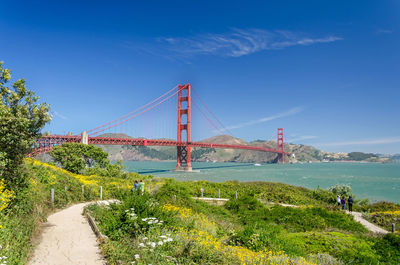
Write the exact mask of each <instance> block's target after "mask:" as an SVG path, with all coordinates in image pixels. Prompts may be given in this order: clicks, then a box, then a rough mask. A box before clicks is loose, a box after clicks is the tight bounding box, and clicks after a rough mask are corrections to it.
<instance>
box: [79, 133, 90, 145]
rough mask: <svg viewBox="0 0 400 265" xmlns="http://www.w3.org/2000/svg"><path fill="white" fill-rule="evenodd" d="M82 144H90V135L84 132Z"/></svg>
mask: <svg viewBox="0 0 400 265" xmlns="http://www.w3.org/2000/svg"><path fill="white" fill-rule="evenodd" d="M81 143H83V144H89V135H88V133H87V132H86V131H83V132H82V140H81Z"/></svg>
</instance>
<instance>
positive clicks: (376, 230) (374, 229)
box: [270, 202, 389, 234]
mask: <svg viewBox="0 0 400 265" xmlns="http://www.w3.org/2000/svg"><path fill="white" fill-rule="evenodd" d="M270 204H272V205H275V204H278V205H280V206H284V207H292V208H297V207H299V206H297V205H292V204H284V203H274V202H270ZM346 213H347V214H351V215H353V216H354V220H355V221H356V222H359V223H360V224H362V225H363V226H364V227H365V228H367V229H368V231H371V232H373V233H379V234H387V233H389V232H388V231H386V230H385V229H383V228H380V227H379V226H376V225H374V224H373V223H370V222H368V221H367V220H365V219H364V218H363V217H362V213H360V212H349V211H346Z"/></svg>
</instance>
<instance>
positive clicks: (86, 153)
mask: <svg viewBox="0 0 400 265" xmlns="http://www.w3.org/2000/svg"><path fill="white" fill-rule="evenodd" d="M50 155H51V156H52V157H53V159H54V160H55V161H56V162H58V163H60V165H61V166H62V167H63V168H64V169H66V170H68V171H71V172H74V173H80V172H82V171H83V170H84V169H85V168H86V167H100V168H106V167H107V166H108V165H109V164H110V162H109V161H108V159H107V157H108V154H107V153H106V152H104V151H103V150H102V149H101V148H100V147H97V146H94V145H86V144H80V143H64V144H62V145H59V146H55V147H54V148H53V149H52V150H51V151H50Z"/></svg>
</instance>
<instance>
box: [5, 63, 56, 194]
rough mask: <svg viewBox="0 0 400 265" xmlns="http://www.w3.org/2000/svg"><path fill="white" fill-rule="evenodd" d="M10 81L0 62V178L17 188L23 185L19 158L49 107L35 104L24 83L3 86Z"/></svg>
mask: <svg viewBox="0 0 400 265" xmlns="http://www.w3.org/2000/svg"><path fill="white" fill-rule="evenodd" d="M10 80H11V71H10V70H9V69H5V68H3V62H0V176H1V177H2V178H4V179H5V181H6V183H7V185H8V186H12V187H18V186H19V185H21V184H22V183H23V182H24V177H23V175H24V174H21V166H22V162H23V158H24V156H25V154H26V153H28V152H29V151H30V150H31V148H32V146H33V144H34V141H35V139H37V138H38V137H40V135H41V134H40V131H41V130H42V128H43V127H44V126H45V124H46V123H47V122H48V121H50V115H49V106H48V105H47V104H46V103H40V104H39V103H38V100H39V97H37V96H35V95H34V93H33V92H32V91H30V90H28V89H27V88H26V86H25V80H24V79H19V80H17V81H15V82H14V83H13V84H12V85H11V87H10V86H7V83H8V82H9V81H10Z"/></svg>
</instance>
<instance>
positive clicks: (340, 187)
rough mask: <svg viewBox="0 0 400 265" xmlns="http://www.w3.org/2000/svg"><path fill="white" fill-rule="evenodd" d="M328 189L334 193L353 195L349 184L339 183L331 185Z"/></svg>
mask: <svg viewBox="0 0 400 265" xmlns="http://www.w3.org/2000/svg"><path fill="white" fill-rule="evenodd" d="M328 190H329V191H330V192H332V193H333V194H337V195H340V196H348V195H351V187H350V186H349V185H344V184H337V185H335V186H332V187H330V188H329V189H328Z"/></svg>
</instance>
